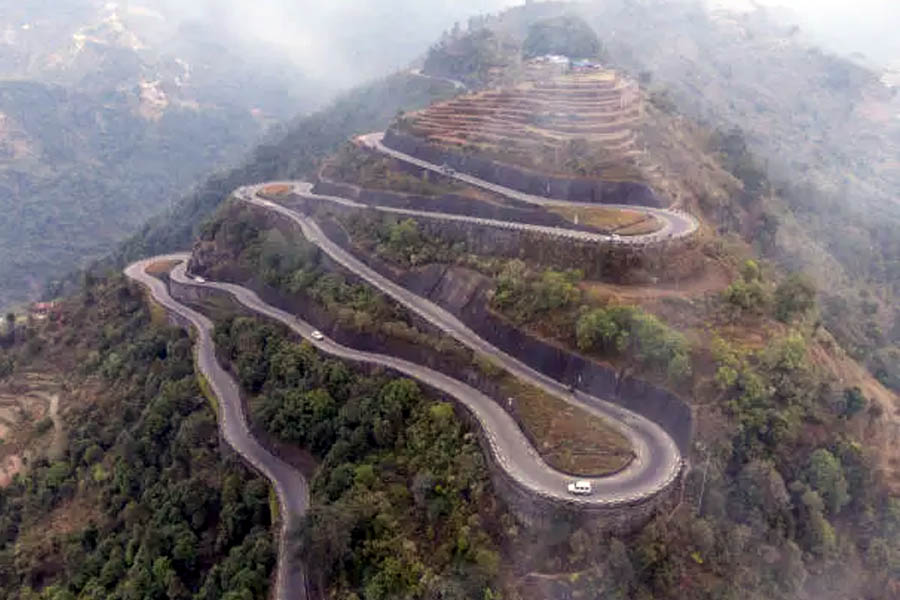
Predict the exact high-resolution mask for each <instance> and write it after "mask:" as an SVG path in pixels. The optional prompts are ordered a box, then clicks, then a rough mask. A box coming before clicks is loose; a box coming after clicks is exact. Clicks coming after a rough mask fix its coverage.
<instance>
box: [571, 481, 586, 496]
mask: <svg viewBox="0 0 900 600" xmlns="http://www.w3.org/2000/svg"><path fill="white" fill-rule="evenodd" d="M569 493H570V494H575V495H578V496H587V495H589V494H590V493H591V482H590V481H584V480H583V479H582V480H579V481H573V482H572V483H570V484H569Z"/></svg>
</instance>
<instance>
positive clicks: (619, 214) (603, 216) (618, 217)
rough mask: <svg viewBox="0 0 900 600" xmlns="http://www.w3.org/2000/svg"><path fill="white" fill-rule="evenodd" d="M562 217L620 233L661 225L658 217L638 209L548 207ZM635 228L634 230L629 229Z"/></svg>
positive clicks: (650, 231) (644, 229)
mask: <svg viewBox="0 0 900 600" xmlns="http://www.w3.org/2000/svg"><path fill="white" fill-rule="evenodd" d="M550 210H551V212H554V213H556V214H558V215H560V216H561V217H563V218H564V219H567V220H569V221H572V222H573V223H574V222H575V218H576V215H577V217H578V223H580V224H581V225H590V226H591V227H596V228H598V229H603V230H605V231H615V232H616V233H619V234H620V235H637V234H639V233H652V232H653V231H656V230H658V229H660V228H661V227H662V223H660V221H659V219H657V218H656V217H654V216H652V215H648V214H647V213H645V212H641V211H639V210H631V209H625V208H610V207H608V206H585V207H577V208H576V207H570V206H555V207H553V208H551V209H550ZM632 228H635V230H634V231H631V229H632Z"/></svg>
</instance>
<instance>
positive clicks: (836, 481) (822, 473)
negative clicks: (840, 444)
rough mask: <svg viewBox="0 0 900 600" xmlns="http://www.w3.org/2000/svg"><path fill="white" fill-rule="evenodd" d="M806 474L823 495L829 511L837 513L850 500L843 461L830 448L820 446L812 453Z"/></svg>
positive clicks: (816, 489) (812, 484)
mask: <svg viewBox="0 0 900 600" xmlns="http://www.w3.org/2000/svg"><path fill="white" fill-rule="evenodd" d="M806 476H807V480H808V481H809V484H810V485H811V486H812V487H813V489H814V490H815V491H817V492H818V493H819V494H820V495H821V496H822V499H823V500H824V501H825V506H826V507H827V508H828V511H829V513H831V514H833V515H836V514H837V513H839V512H840V510H841V509H842V508H843V507H844V506H845V505H846V504H847V503H848V502H850V493H849V491H848V486H847V480H846V478H845V477H844V469H843V467H842V466H841V461H840V460H838V458H837V457H836V456H834V455H833V454H832V453H831V452H829V451H828V450H826V449H824V448H819V449H818V450H816V451H815V452H813V453H812V454H811V455H810V457H809V463H808V465H807V468H806Z"/></svg>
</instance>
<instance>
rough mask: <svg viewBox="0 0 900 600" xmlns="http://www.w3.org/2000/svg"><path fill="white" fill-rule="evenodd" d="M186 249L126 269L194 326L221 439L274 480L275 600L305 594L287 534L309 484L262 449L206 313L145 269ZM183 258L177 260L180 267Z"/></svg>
mask: <svg viewBox="0 0 900 600" xmlns="http://www.w3.org/2000/svg"><path fill="white" fill-rule="evenodd" d="M188 257H189V255H187V254H171V255H166V256H157V257H155V258H148V259H146V260H142V261H138V262H136V263H134V264H132V265H130V266H129V267H128V268H126V269H125V275H126V276H127V277H128V278H129V279H132V280H134V281H137V282H138V283H140V284H142V285H144V286H145V287H147V288H148V289H149V290H150V294H151V296H152V297H153V299H154V300H155V301H156V302H158V303H159V304H160V305H162V306H163V307H164V308H165V309H166V310H167V311H169V312H170V313H172V314H176V315H178V316H180V317H181V319H183V320H187V321H188V322H189V323H190V324H191V325H192V326H193V327H194V329H195V330H196V331H197V339H196V352H197V359H196V360H197V367H198V368H199V369H200V373H201V374H202V375H203V376H204V377H205V378H206V380H207V381H208V382H209V385H210V387H211V388H212V391H213V393H214V394H215V395H216V398H217V399H218V405H219V414H218V415H217V417H218V421H219V429H220V430H221V432H222V435H223V437H224V438H225V441H226V442H228V444H229V445H230V446H231V447H232V448H234V449H235V450H236V451H237V453H238V454H240V455H241V456H242V457H243V458H244V459H246V460H247V462H249V463H250V464H251V465H253V467H254V468H255V469H257V470H258V471H259V472H260V473H262V474H263V476H264V477H266V479H268V480H269V481H271V482H272V485H273V486H274V488H275V494H276V495H277V497H278V504H279V510H280V512H281V531H280V532H279V536H278V565H277V567H276V579H275V586H276V587H275V593H274V595H273V597H274V598H275V600H307V598H308V593H307V584H306V572H305V571H304V569H303V565H302V563H301V562H300V561H299V560H296V559H295V558H294V556H295V554H296V552H295V550H294V547H293V543H292V542H291V539H290V532H292V531H294V530H295V529H296V527H297V525H298V524H299V519H300V517H301V516H302V515H303V513H304V512H306V509H307V508H308V507H309V487H308V485H307V483H306V479H305V478H304V477H303V475H302V474H300V472H299V471H298V470H297V469H295V468H294V467H292V466H291V465H289V464H287V463H286V462H284V461H283V460H281V459H280V458H278V457H276V456H274V455H273V454H272V453H270V452H269V451H268V450H266V449H265V448H264V447H263V446H262V445H261V444H260V443H259V442H258V441H257V440H256V438H255V437H253V434H252V433H251V432H250V428H249V426H248V424H247V420H246V418H245V417H244V413H243V409H242V406H241V395H240V390H239V388H238V385H237V383H236V382H235V381H234V379H233V378H232V377H231V375H229V374H228V373H227V372H226V371H225V369H223V368H222V366H221V365H219V362H218V360H216V352H215V346H214V345H213V340H212V330H213V323H212V321H210V320H209V319H208V318H207V317H206V316H205V315H203V314H201V313H199V312H197V311H195V310H193V309H192V308H190V307H188V306H185V305H183V304H181V303H180V302H178V301H177V300H175V299H174V298H172V297H171V296H170V295H169V290H168V289H167V288H166V284H165V283H164V282H163V281H162V280H160V279H157V278H156V277H154V276H152V275H149V274H147V272H146V270H145V269H146V268H147V266H148V265H150V264H152V263H154V262H157V261H161V260H179V261H187V258H188ZM183 265H184V262H182V263H181V265H180V266H181V267H182V269H183Z"/></svg>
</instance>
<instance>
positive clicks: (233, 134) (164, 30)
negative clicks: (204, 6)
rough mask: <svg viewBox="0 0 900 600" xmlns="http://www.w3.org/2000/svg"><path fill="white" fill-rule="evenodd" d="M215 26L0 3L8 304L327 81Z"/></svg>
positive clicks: (99, 248) (312, 102)
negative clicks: (307, 75)
mask: <svg viewBox="0 0 900 600" xmlns="http://www.w3.org/2000/svg"><path fill="white" fill-rule="evenodd" d="M278 56H279V54H277V53H272V54H271V55H267V53H266V52H265V48H262V49H260V48H246V47H244V46H243V45H242V43H241V42H238V41H236V40H231V39H229V38H228V37H226V32H224V30H220V29H218V28H217V27H216V24H215V23H198V22H189V21H172V20H170V19H169V18H168V16H167V15H165V14H163V13H160V12H157V11H155V10H151V9H149V8H142V7H140V6H138V5H135V4H129V5H126V6H122V7H118V6H117V5H115V4H112V3H104V2H98V1H93V0H62V1H58V0H54V1H53V2H28V3H21V2H11V1H8V0H0V210H2V211H3V214H4V216H5V217H6V218H4V219H3V220H2V222H0V281H2V282H3V283H2V285H0V306H4V305H7V304H10V303H15V302H21V301H23V300H26V299H29V298H33V297H35V296H36V295H37V294H38V292H39V291H40V289H41V287H42V285H43V282H44V281H45V280H46V279H47V278H48V277H51V278H52V277H59V276H61V275H63V274H65V273H66V272H68V271H70V270H71V269H72V268H73V267H76V266H78V265H79V264H82V263H83V261H85V260H87V259H89V258H91V257H96V256H99V255H102V254H104V253H106V252H108V251H109V250H110V249H111V248H113V247H114V245H115V243H116V242H117V241H119V240H120V239H122V237H123V236H124V235H126V234H127V233H129V232H131V231H133V230H134V228H135V227H136V226H137V225H139V224H140V223H142V222H143V221H145V220H146V219H147V218H148V217H149V216H151V215H154V214H157V213H159V212H161V211H162V210H163V209H164V208H165V207H167V206H168V205H169V203H170V201H171V200H170V199H171V197H172V196H173V195H174V194H177V192H178V191H179V190H185V189H186V188H188V187H190V186H191V185H192V184H193V183H194V182H195V181H196V180H197V178H198V177H200V176H201V175H205V174H207V173H209V172H210V171H212V170H214V169H216V168H219V167H222V166H225V165H228V164H231V163H233V162H234V161H235V160H236V159H237V158H238V157H239V156H241V154H242V153H243V152H245V151H246V149H247V148H248V147H249V146H250V145H251V144H253V143H255V142H256V141H257V140H259V139H260V136H261V135H262V134H263V133H264V132H265V131H266V130H267V129H268V128H269V127H270V126H271V125H272V124H273V123H277V122H280V121H282V120H285V119H287V118H290V117H293V116H294V115H296V114H297V113H299V112H303V111H304V110H308V109H311V108H314V107H315V106H316V105H317V104H318V103H319V102H320V101H321V100H322V99H323V98H324V97H325V96H326V95H327V89H325V87H324V86H322V85H319V84H316V83H314V82H312V81H310V80H309V79H307V78H304V77H303V75H302V74H301V73H298V72H297V69H296V67H293V66H291V65H290V64H289V63H287V62H281V61H280V59H279V58H278Z"/></svg>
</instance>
